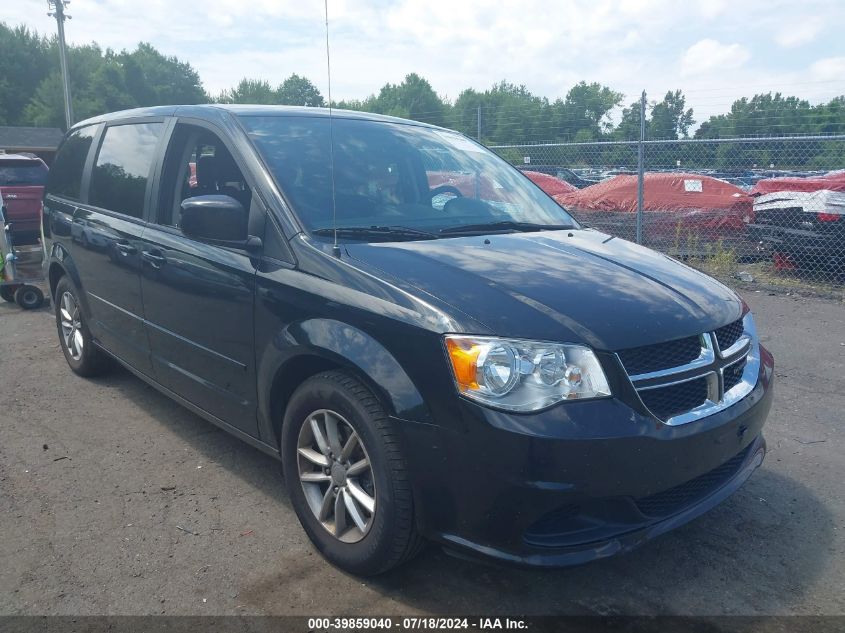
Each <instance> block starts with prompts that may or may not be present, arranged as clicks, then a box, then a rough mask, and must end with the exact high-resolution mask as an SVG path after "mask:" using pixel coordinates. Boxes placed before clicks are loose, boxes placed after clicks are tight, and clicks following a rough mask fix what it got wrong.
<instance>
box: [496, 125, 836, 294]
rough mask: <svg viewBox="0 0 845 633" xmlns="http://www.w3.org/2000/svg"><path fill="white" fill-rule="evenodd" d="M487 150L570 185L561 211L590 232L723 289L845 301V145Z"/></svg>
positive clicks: (712, 143)
mask: <svg viewBox="0 0 845 633" xmlns="http://www.w3.org/2000/svg"><path fill="white" fill-rule="evenodd" d="M492 149H493V150H494V151H496V152H498V153H499V154H500V155H501V156H502V157H504V158H505V159H506V160H508V161H510V162H511V163H512V164H514V165H516V166H517V167H519V168H520V169H522V170H524V171H526V172H528V175H529V176H530V177H532V178H534V179H535V180H536V182H538V184H540V186H541V187H544V188H546V187H547V186H549V185H548V183H549V179H547V178H545V179H544V178H543V177H540V176H538V175H537V173H538V172H539V173H542V174H546V175H550V176H553V177H554V178H556V179H558V180H560V181H564V184H561V183H559V182H556V181H551V182H553V183H554V184H553V185H552V186H553V187H554V197H555V199H556V200H557V201H558V202H559V203H560V204H562V205H563V206H564V207H566V208H567V209H569V210H570V211H571V212H572V213H573V214H574V215H575V216H576V217H577V218H578V219H579V220H580V221H581V222H582V223H584V224H585V225H587V226H590V227H593V228H596V229H598V230H601V231H603V232H605V233H609V234H611V235H614V236H618V237H621V238H624V239H627V240H631V241H635V242H639V243H642V244H644V245H646V246H649V247H651V248H655V249H658V250H660V251H663V252H665V253H667V254H669V255H672V256H674V257H677V258H679V259H682V260H684V261H686V262H688V263H690V264H692V265H693V266H696V267H698V268H701V269H703V270H705V271H707V272H709V273H711V274H715V275H717V276H720V277H723V278H725V277H731V278H734V279H739V280H742V281H745V282H750V281H752V280H753V281H755V282H763V283H766V284H769V285H783V286H789V287H794V288H796V289H797V287H801V286H807V285H811V286H819V285H821V286H826V287H831V288H833V289H835V290H836V291H837V292H842V291H843V289H845V135H836V136H793V137H768V138H731V139H708V140H705V139H701V140H699V139H684V140H671V141H661V140H643V141H618V142H616V141H606V142H587V143H551V144H531V145H497V146H492ZM531 172H533V174H532V173H531ZM562 190H563V191H562Z"/></svg>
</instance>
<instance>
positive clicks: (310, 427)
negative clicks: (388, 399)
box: [297, 409, 376, 543]
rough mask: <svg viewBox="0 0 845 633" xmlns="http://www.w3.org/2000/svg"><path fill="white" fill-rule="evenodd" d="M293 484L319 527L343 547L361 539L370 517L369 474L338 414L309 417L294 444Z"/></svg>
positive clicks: (358, 443)
mask: <svg viewBox="0 0 845 633" xmlns="http://www.w3.org/2000/svg"><path fill="white" fill-rule="evenodd" d="M297 461H298V468H299V481H300V483H301V484H302V490H303V492H304V493H305V499H306V500H307V502H308V506H309V507H310V508H311V511H312V512H313V513H314V516H315V517H316V518H317V520H318V521H319V522H320V524H321V525H322V526H323V527H324V528H325V529H326V530H327V531H328V532H329V533H330V534H332V535H333V536H334V537H335V538H337V539H338V540H340V541H342V542H344V543H356V542H358V541H360V540H361V539H363V538H364V536H366V534H367V532H368V531H369V530H370V527H371V526H372V524H373V519H374V518H375V513H376V491H375V478H374V476H373V468H372V464H371V463H370V458H369V456H368V455H367V450H366V448H365V447H364V443H363V442H362V440H361V437H360V435H358V433H357V432H356V431H355V429H354V428H353V427H352V425H351V424H349V422H348V421H347V420H346V419H345V418H344V417H343V416H342V415H340V414H339V413H336V412H334V411H330V410H328V409H319V410H317V411H314V412H313V413H312V414H311V415H309V416H308V417H307V418H306V420H305V422H304V423H303V425H302V428H301V429H300V431H299V441H298V444H297Z"/></svg>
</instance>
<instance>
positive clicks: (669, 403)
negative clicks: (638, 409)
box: [640, 376, 708, 420]
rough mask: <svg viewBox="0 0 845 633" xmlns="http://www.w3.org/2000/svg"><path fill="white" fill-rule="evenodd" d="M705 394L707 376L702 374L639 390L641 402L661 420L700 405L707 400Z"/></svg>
mask: <svg viewBox="0 0 845 633" xmlns="http://www.w3.org/2000/svg"><path fill="white" fill-rule="evenodd" d="M707 395H708V394H707V378H706V377H704V376H702V377H701V378H696V379H695V380H686V381H684V382H681V383H678V384H674V385H667V386H666V387H656V388H654V389H644V390H642V391H640V398H641V399H642V401H643V404H644V405H645V406H646V407H648V410H649V411H651V412H652V413H653V414H654V415H656V416H657V417H658V418H660V419H661V420H668V419H669V418H671V417H673V416H676V415H679V414H681V413H686V412H687V411H689V410H690V409H694V408H695V407H698V406H701V405H702V404H704V403H705V402H706V401H707Z"/></svg>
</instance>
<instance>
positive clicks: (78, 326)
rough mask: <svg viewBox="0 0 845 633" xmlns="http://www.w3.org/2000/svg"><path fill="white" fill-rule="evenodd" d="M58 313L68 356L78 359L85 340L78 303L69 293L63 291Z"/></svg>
mask: <svg viewBox="0 0 845 633" xmlns="http://www.w3.org/2000/svg"><path fill="white" fill-rule="evenodd" d="M59 314H60V320H61V324H62V337H63V338H64V341H65V348H67V351H68V354H70V357H71V358H72V359H73V360H76V361H78V360H79V359H81V358H82V348H83V346H84V344H85V342H84V340H83V338H82V316H81V315H80V313H79V305H78V304H77V303H76V298H75V297H74V296H73V295H72V294H71V293H69V292H65V293H64V294H63V295H62V301H61V305H60V307H59Z"/></svg>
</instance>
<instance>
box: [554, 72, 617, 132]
mask: <svg viewBox="0 0 845 633" xmlns="http://www.w3.org/2000/svg"><path fill="white" fill-rule="evenodd" d="M623 97H624V95H623V94H622V93H621V92H616V91H615V90H611V89H610V88H608V87H607V86H602V85H601V84H599V83H590V84H588V83H587V82H585V81H581V82H579V83H577V84H575V85H574V86H573V87H572V88H570V89H569V91H568V92H567V93H566V98H565V99H563V100H560V99H558V100H557V101H555V102H554V103H553V104H552V110H553V114H552V120H553V124H554V131H555V134H554V136H555V138H557V139H574V138H576V137H577V138H579V139H583V140H596V139H599V138H601V137H602V136H603V135H604V134H606V133H607V132H609V131H610V130H611V129H612V127H613V123H612V121H611V120H610V112H611V111H612V110H613V109H614V108H616V107H618V106H619V105H620V104H621V103H622V99H623Z"/></svg>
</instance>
